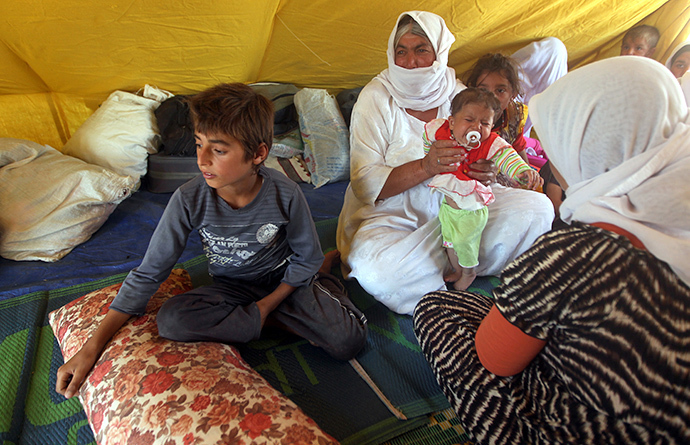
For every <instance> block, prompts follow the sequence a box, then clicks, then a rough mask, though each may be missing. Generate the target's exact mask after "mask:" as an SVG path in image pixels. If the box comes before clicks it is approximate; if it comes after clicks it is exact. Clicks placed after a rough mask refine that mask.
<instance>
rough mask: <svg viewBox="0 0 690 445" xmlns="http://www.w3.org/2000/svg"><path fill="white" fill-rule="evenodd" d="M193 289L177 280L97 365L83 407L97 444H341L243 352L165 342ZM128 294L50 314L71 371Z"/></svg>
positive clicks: (87, 300)
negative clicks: (173, 303)
mask: <svg viewBox="0 0 690 445" xmlns="http://www.w3.org/2000/svg"><path fill="white" fill-rule="evenodd" d="M191 287H192V285H191V280H190V278H189V275H188V274H187V272H186V271H184V270H182V269H175V270H173V272H172V274H171V275H170V277H169V278H168V279H167V280H166V281H165V282H164V283H163V284H162V285H161V286H160V288H159V290H158V292H156V294H155V295H154V296H153V298H152V299H151V301H150V302H149V304H148V306H147V308H146V313H145V314H144V315H143V316H141V317H137V318H133V319H131V320H130V321H129V322H128V323H127V324H125V325H124V326H123V327H122V329H120V330H119V331H118V332H117V333H116V334H115V336H113V338H112V340H111V342H110V343H109V344H108V346H107V347H106V348H105V350H104V351H103V354H102V355H101V357H100V359H99V360H98V361H97V362H96V364H95V366H94V369H93V370H92V372H91V374H90V375H89V376H88V377H87V379H86V381H85V382H84V384H83V386H82V388H81V390H80V398H81V401H82V404H83V406H84V410H85V411H86V415H87V417H88V419H89V423H90V425H91V428H92V429H93V432H94V436H95V437H96V440H97V442H98V443H99V444H100V445H115V444H141V445H149V444H162V445H176V444H179V445H192V444H204V445H206V444H237V445H251V444H304V445H307V444H324V445H325V444H336V443H337V442H336V440H335V439H333V438H332V437H330V436H329V435H328V434H326V433H325V432H323V431H322V430H321V429H320V428H319V427H318V425H316V423H315V422H314V421H313V420H312V419H311V418H309V417H307V416H306V415H305V414H304V413H303V412H302V410H301V409H300V408H299V407H297V406H296V405H295V404H294V403H293V402H292V401H291V400H289V399H288V398H286V397H285V396H283V395H282V394H281V393H279V392H278V391H277V390H275V389H274V388H273V387H271V386H270V385H269V384H268V383H267V382H266V381H265V380H264V379H263V377H261V376H260V375H259V374H258V373H257V372H256V371H254V370H253V369H252V368H251V367H250V366H249V365H248V364H247V363H246V362H245V361H244V360H243V359H242V358H241V357H240V355H239V353H238V351H237V349H235V348H234V347H232V346H230V345H224V344H220V343H211V342H195V343H182V342H175V341H171V340H166V339H164V338H162V337H160V336H159V335H158V329H157V325H156V313H157V312H158V309H159V308H160V306H161V304H163V302H164V301H165V300H166V299H168V298H169V297H171V296H172V295H176V294H179V293H182V292H185V291H187V290H189V289H191ZM119 288H120V285H119V284H117V285H112V286H109V287H106V288H104V289H100V290H97V291H94V292H91V293H90V294H87V295H85V296H84V297H81V298H79V299H77V300H75V301H72V302H71V303H69V304H67V305H66V306H64V307H62V308H60V309H57V310H55V311H53V312H51V314H50V317H49V320H50V325H51V327H52V328H53V331H54V332H55V335H56V338H57V340H58V343H59V344H60V347H61V349H62V353H63V356H64V358H65V361H67V360H69V359H70V358H71V357H72V356H73V355H74V354H75V353H76V352H77V351H78V350H79V349H80V348H81V346H82V345H83V344H84V343H85V342H86V340H87V339H88V337H89V336H90V335H91V334H92V333H93V332H94V331H95V329H96V328H97V327H98V324H99V323H100V321H101V320H102V319H103V317H105V314H106V312H107V311H108V308H109V306H110V302H112V300H113V298H114V296H115V295H116V294H117V291H118V289H119Z"/></svg>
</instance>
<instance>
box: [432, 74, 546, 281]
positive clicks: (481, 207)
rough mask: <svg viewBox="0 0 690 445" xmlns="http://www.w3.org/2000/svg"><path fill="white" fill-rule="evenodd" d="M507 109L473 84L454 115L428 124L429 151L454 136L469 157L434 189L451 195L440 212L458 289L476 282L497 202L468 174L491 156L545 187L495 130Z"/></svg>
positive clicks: (509, 171)
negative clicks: (491, 211)
mask: <svg viewBox="0 0 690 445" xmlns="http://www.w3.org/2000/svg"><path fill="white" fill-rule="evenodd" d="M500 112H501V104H500V102H499V101H498V99H497V98H496V97H495V96H494V94H493V93H491V92H489V91H486V90H483V89H479V88H467V89H465V90H463V91H461V92H460V93H458V94H457V95H456V96H455V97H454V98H453V101H452V103H451V116H450V117H449V118H448V119H434V120H432V121H430V122H429V123H427V124H426V125H425V126H424V134H423V135H422V138H423V140H424V151H425V152H426V153H428V152H429V149H430V147H431V144H432V143H433V142H434V141H436V140H440V139H446V140H454V141H456V142H457V143H458V145H459V146H462V147H464V148H465V149H466V150H467V155H466V159H465V161H463V162H462V163H460V164H459V165H458V169H457V170H456V171H455V172H449V173H442V174H439V175H436V176H434V178H433V179H432V180H431V182H430V183H429V187H432V188H433V189H435V190H437V191H438V192H440V193H442V194H443V195H444V196H445V197H444V200H443V202H442V204H441V208H440V210H439V220H440V222H441V234H442V237H443V247H445V248H446V253H447V254H448V258H449V260H450V262H451V264H452V265H453V269H454V270H455V271H454V273H452V274H451V275H448V276H445V277H444V279H445V280H446V281H447V282H453V283H454V284H453V287H454V288H455V289H457V290H465V289H467V288H468V287H469V286H470V284H472V282H473V281H474V279H475V278H476V276H477V274H476V272H475V268H476V266H477V265H478V264H479V243H480V241H481V235H482V231H483V230H484V227H485V226H486V222H487V220H488V215H489V211H488V207H487V206H488V205H489V204H491V203H492V202H493V201H494V195H493V192H492V191H491V188H490V187H489V186H486V185H484V184H482V183H481V182H479V181H476V180H474V179H471V178H470V177H469V176H467V175H466V173H467V172H468V171H469V165H470V164H472V163H473V162H475V161H477V160H478V159H490V160H491V161H493V162H494V164H496V166H497V167H498V170H499V171H500V172H502V173H503V174H505V175H506V176H508V177H509V178H511V179H513V180H516V181H517V182H519V183H520V184H522V185H523V186H524V188H528V189H531V190H535V189H537V188H539V187H540V186H541V184H542V180H541V178H540V176H539V174H538V173H537V172H536V171H535V170H533V169H532V168H531V167H530V166H529V165H528V164H527V163H525V162H524V161H523V160H522V158H521V157H520V156H519V155H518V154H517V152H516V151H515V150H514V149H513V147H512V146H511V145H510V144H509V143H508V142H506V141H505V140H504V139H502V138H501V137H500V136H498V135H497V134H496V133H492V132H491V129H492V128H493V124H494V118H495V117H496V116H497V115H498V114H499V113H500Z"/></svg>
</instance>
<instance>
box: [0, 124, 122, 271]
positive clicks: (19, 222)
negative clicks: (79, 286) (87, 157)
mask: <svg viewBox="0 0 690 445" xmlns="http://www.w3.org/2000/svg"><path fill="white" fill-rule="evenodd" d="M135 185H136V180H135V179H134V178H132V177H130V176H120V175H117V174H115V173H113V172H111V171H109V170H107V169H104V168H103V167H99V166H96V165H91V164H87V163H85V162H84V161H81V160H79V159H76V158H73V157H71V156H66V155H63V154H62V153H60V152H59V151H57V150H55V149H54V148H52V147H49V146H47V145H39V144H37V143H35V142H31V141H25V140H21V139H10V138H2V139H0V255H2V256H3V257H5V258H7V259H10V260H41V261H57V260H59V259H60V258H62V257H63V256H65V255H67V254H68V253H69V252H70V251H71V250H72V249H73V248H74V247H75V246H77V245H79V244H81V243H83V242H84V241H86V240H88V239H89V238H90V237H91V235H92V234H93V233H94V232H95V231H96V230H98V229H99V228H100V227H101V225H103V223H104V222H105V221H106V219H108V216H109V215H110V214H111V213H112V212H113V210H115V207H116V205H117V204H119V203H120V202H121V201H122V200H124V199H125V198H127V197H128V196H129V195H130V194H131V191H132V188H133V187H134V186H135Z"/></svg>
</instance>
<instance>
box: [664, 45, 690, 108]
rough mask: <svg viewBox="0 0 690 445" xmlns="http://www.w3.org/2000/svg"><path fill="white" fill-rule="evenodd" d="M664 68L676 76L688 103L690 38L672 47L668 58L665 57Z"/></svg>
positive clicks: (689, 88) (689, 101) (689, 96)
mask: <svg viewBox="0 0 690 445" xmlns="http://www.w3.org/2000/svg"><path fill="white" fill-rule="evenodd" d="M666 68H668V69H669V70H671V72H672V73H673V75H674V76H676V77H677V78H678V82H680V87H681V89H682V90H683V95H685V101H686V102H687V103H688V104H690V40H686V41H685V42H683V43H681V44H679V45H678V46H676V47H675V48H674V49H673V52H672V53H671V55H670V56H669V58H668V59H666Z"/></svg>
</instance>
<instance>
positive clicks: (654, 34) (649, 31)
mask: <svg viewBox="0 0 690 445" xmlns="http://www.w3.org/2000/svg"><path fill="white" fill-rule="evenodd" d="M628 37H629V38H630V39H631V40H635V39H637V38H638V37H642V38H644V39H645V40H646V41H647V43H648V44H649V48H650V49H651V48H656V44H657V43H659V38H660V37H661V34H660V33H659V30H658V29H656V28H655V27H654V26H652V25H639V26H635V27H633V28H630V29H629V30H628V32H626V33H625V35H624V36H623V41H625V39H626V38H628Z"/></svg>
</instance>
